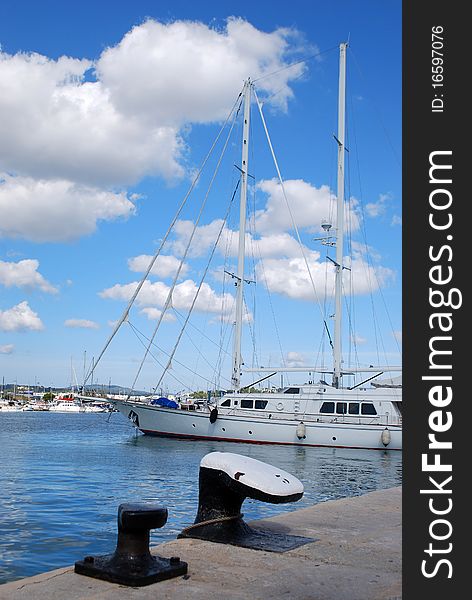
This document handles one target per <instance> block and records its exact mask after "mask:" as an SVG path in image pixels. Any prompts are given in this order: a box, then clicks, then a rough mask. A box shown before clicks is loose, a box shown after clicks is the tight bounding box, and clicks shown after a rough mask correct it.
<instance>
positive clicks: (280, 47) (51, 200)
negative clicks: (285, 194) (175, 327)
mask: <svg viewBox="0 0 472 600" xmlns="http://www.w3.org/2000/svg"><path fill="white" fill-rule="evenodd" d="M299 42H300V39H299V34H298V33H297V32H296V31H294V30H291V29H287V28H285V29H283V28H279V29H276V30H275V31H273V32H270V33H266V32H263V31H260V30H258V29H257V28H255V27H254V26H252V25H251V24H250V23H248V22H247V21H245V20H243V19H237V18H230V19H228V21H227V23H226V25H225V26H224V27H221V28H215V27H213V28H212V27H209V26H207V25H205V24H203V23H198V22H192V21H174V22H171V23H166V24H164V23H159V22H157V21H154V20H152V19H149V20H147V21H146V22H144V23H142V24H141V25H138V26H136V27H133V28H132V29H131V30H130V31H129V32H128V33H127V34H126V35H125V36H124V37H123V39H122V40H121V41H120V42H119V43H118V44H117V45H116V46H114V47H110V48H107V49H105V50H104V51H103V52H102V54H101V56H100V57H98V59H97V60H96V61H95V63H93V62H92V61H90V60H89V59H88V58H83V59H80V58H69V57H65V56H62V57H60V58H58V59H57V60H54V59H51V58H48V57H46V56H42V55H40V54H37V53H30V54H27V53H21V52H20V53H17V54H15V55H10V54H8V53H5V52H1V51H0V116H1V118H0V139H1V140H2V144H1V145H0V172H4V173H7V174H8V175H4V176H3V181H1V179H0V236H7V237H20V238H25V239H28V240H31V241H35V242H44V241H66V240H71V239H76V238H78V237H80V236H83V235H87V234H88V233H90V232H92V231H94V229H95V227H96V225H97V221H99V220H100V219H104V220H111V219H114V218H116V217H119V216H120V217H123V216H128V215H130V214H132V212H133V207H132V204H131V202H130V200H132V198H127V197H126V195H125V194H124V193H117V192H116V188H117V186H118V188H121V187H122V186H124V185H128V184H130V183H135V182H137V181H139V180H140V179H142V178H143V177H145V176H149V175H151V176H160V177H163V178H165V179H167V180H173V179H175V178H180V177H182V176H183V175H184V174H185V172H186V171H191V170H192V165H189V164H187V158H188V157H187V148H186V145H185V141H184V136H185V132H186V131H187V129H188V126H189V125H191V124H194V123H210V122H217V121H219V120H221V119H222V118H223V117H224V116H226V114H227V112H228V111H229V109H230V107H231V106H232V105H233V102H234V100H235V98H236V96H237V93H238V92H239V91H240V90H241V88H242V84H243V81H244V80H245V79H246V78H247V77H248V76H252V77H253V78H258V77H261V76H264V75H266V74H268V73H271V72H273V71H278V73H276V74H274V75H273V76H271V77H267V78H264V79H262V80H260V81H259V83H258V88H259V90H260V91H261V93H262V95H264V92H265V93H266V94H268V95H269V96H270V94H271V93H272V92H274V91H277V92H278V93H277V94H276V95H275V96H274V97H273V98H272V99H271V100H270V101H271V102H273V103H277V104H278V106H279V107H280V108H282V109H285V108H286V105H287V101H288V100H289V99H290V98H291V97H292V96H293V92H292V90H291V88H290V83H291V81H292V80H294V79H297V78H299V77H300V75H301V74H303V72H304V70H305V65H304V64H303V63H300V64H298V65H295V66H293V67H291V68H290V69H283V67H284V66H286V65H287V64H288V62H287V61H288V60H290V61H292V60H293V57H294V54H293V53H294V52H296V51H297V50H299V49H300V48H297V44H299ZM304 50H305V51H306V48H305V49H304ZM93 67H95V71H94V73H95V78H94V77H93V72H92V68H93ZM91 74H92V75H91ZM112 188H113V191H110V190H111V189H112ZM105 189H106V190H108V191H104V190H105Z"/></svg>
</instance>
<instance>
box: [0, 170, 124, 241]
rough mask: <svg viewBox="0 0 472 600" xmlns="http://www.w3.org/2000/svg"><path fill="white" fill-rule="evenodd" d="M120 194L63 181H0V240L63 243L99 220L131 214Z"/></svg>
mask: <svg viewBox="0 0 472 600" xmlns="http://www.w3.org/2000/svg"><path fill="white" fill-rule="evenodd" d="M133 212H134V205H133V203H132V202H130V200H129V199H128V198H127V196H126V194H125V193H124V192H121V193H113V192H109V191H105V190H100V189H98V188H92V187H86V186H83V185H79V184H75V183H71V182H70V181H65V180H55V181H53V180H41V181H38V180H35V179H32V178H31V177H12V176H10V175H3V179H2V178H0V237H11V238H23V239H27V240H29V241H33V242H64V241H70V240H74V239H77V238H79V237H81V236H83V235H87V234H90V233H92V232H93V231H94V230H95V228H96V226H97V222H98V221H100V220H105V221H110V220H113V219H117V218H126V217H128V216H130V215H131V214H133Z"/></svg>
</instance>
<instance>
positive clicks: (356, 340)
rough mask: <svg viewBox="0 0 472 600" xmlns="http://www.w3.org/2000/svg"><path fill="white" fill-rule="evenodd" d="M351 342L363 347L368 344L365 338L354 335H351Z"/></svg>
mask: <svg viewBox="0 0 472 600" xmlns="http://www.w3.org/2000/svg"><path fill="white" fill-rule="evenodd" d="M351 342H352V343H353V344H357V345H362V344H366V343H367V340H366V339H365V338H364V337H362V336H361V335H359V334H357V333H354V334H352V335H351Z"/></svg>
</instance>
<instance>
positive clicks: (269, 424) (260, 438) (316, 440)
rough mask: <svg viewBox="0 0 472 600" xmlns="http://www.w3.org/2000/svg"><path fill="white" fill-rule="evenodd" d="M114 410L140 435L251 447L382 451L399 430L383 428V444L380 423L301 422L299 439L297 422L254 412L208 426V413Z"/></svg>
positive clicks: (398, 437)
mask: <svg viewBox="0 0 472 600" xmlns="http://www.w3.org/2000/svg"><path fill="white" fill-rule="evenodd" d="M113 404H114V405H115V406H116V408H117V409H118V410H119V411H120V412H121V413H122V414H123V415H124V416H125V417H126V418H128V419H130V420H131V421H132V422H133V423H134V425H135V426H136V427H137V428H138V429H139V430H140V431H142V432H143V433H144V434H148V435H156V436H163V437H181V438H192V439H206V440H220V441H231V442H244V443H253V444H290V445H297V446H327V447H342V448H365V449H376V450H382V449H385V448H388V449H389V450H401V449H402V428H401V426H399V425H389V426H388V431H389V434H390V435H389V443H388V444H387V445H385V444H384V443H383V440H384V441H385V435H384V437H382V434H383V432H384V431H385V429H386V426H385V425H384V424H358V423H352V422H351V423H349V422H344V423H341V422H337V423H329V422H310V421H309V420H305V421H304V425H305V429H304V434H305V438H304V439H303V438H302V439H300V438H299V436H298V435H297V433H300V432H299V430H298V431H297V428H298V426H299V424H300V420H294V419H283V418H277V419H268V418H267V417H266V416H265V417H257V416H255V415H254V414H251V415H248V416H242V415H237V416H236V415H224V414H221V413H220V414H219V415H218V418H217V419H216V421H215V422H214V423H211V422H210V418H209V415H210V413H209V411H203V410H201V411H197V410H196V411H186V410H178V409H168V408H161V407H156V406H150V405H146V404H141V403H134V402H129V401H114V402H113Z"/></svg>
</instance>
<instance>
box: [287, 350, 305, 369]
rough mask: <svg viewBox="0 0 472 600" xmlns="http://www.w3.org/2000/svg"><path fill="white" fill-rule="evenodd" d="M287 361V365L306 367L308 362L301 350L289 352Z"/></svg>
mask: <svg viewBox="0 0 472 600" xmlns="http://www.w3.org/2000/svg"><path fill="white" fill-rule="evenodd" d="M285 363H286V365H287V367H304V366H305V365H306V364H307V362H306V357H305V355H304V354H301V353H300V352H287V355H286V357H285Z"/></svg>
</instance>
